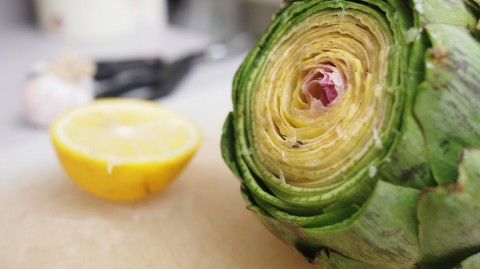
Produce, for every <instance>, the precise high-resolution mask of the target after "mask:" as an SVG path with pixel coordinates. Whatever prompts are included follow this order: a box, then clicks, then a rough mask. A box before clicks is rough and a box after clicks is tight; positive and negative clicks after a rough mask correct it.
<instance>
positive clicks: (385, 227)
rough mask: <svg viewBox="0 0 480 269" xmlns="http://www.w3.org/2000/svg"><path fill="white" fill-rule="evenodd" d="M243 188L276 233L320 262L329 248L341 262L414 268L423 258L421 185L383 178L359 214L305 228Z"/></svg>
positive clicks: (253, 205)
mask: <svg viewBox="0 0 480 269" xmlns="http://www.w3.org/2000/svg"><path fill="white" fill-rule="evenodd" d="M243 193H244V198H245V199H246V201H247V204H248V205H249V206H248V207H249V208H250V209H251V210H252V211H254V212H255V213H256V214H257V216H258V217H259V218H260V219H261V220H262V222H263V223H264V225H265V226H266V227H267V228H268V229H269V230H270V231H271V232H272V233H274V234H275V235H277V236H278V237H279V238H280V239H282V240H283V241H284V242H286V243H287V244H288V245H290V246H294V247H295V248H296V249H297V250H298V251H299V252H301V253H302V254H303V255H304V256H305V257H306V258H308V259H310V260H313V259H314V257H315V255H318V257H317V263H319V264H322V263H321V262H320V261H318V259H321V257H322V255H324V254H322V252H321V251H322V250H325V249H329V251H330V253H332V252H336V253H339V254H340V255H337V256H336V257H335V260H337V261H338V262H339V263H340V264H343V263H344V264H352V263H358V264H363V266H364V268H385V269H390V268H392V269H393V268H413V267H415V266H416V265H415V264H417V263H418V262H419V249H418V241H417V220H416V216H415V213H416V207H415V204H416V200H417V196H418V191H417V190H413V189H410V188H404V187H399V186H395V185H392V184H390V183H386V182H382V181H380V182H379V183H378V184H377V186H376V188H375V190H374V192H373V193H372V195H371V197H370V198H369V200H368V201H367V202H366V203H365V204H364V205H363V207H362V208H361V209H360V211H359V212H358V213H356V214H355V215H353V216H352V217H351V218H349V219H347V220H344V221H341V222H338V223H335V224H332V225H327V226H324V227H319V228H302V227H300V226H299V225H297V224H295V223H294V222H291V221H285V220H282V219H279V218H275V217H272V216H271V215H270V214H269V213H268V212H266V211H265V210H264V209H263V208H261V207H259V206H258V205H257V204H256V203H255V201H253V200H252V197H251V196H250V195H249V194H248V191H246V190H243ZM331 262H333V260H332V261H331ZM333 268H334V267H333ZM340 268H341V267H340ZM346 268H348V267H346ZM356 268H357V267H356ZM358 268H362V267H360V266H359V267H358Z"/></svg>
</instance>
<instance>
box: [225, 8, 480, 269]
mask: <svg viewBox="0 0 480 269" xmlns="http://www.w3.org/2000/svg"><path fill="white" fill-rule="evenodd" d="M479 17H480V2H479V1H478V0H411V1H410V2H408V1H406V0H351V1H348V0H304V1H286V2H284V4H283V6H282V7H281V8H280V9H279V10H278V12H277V13H276V15H275V16H274V18H273V21H272V23H271V25H270V26H269V28H268V29H267V30H266V32H265V33H264V35H263V36H262V38H261V39H260V40H259V42H258V44H257V45H256V46H255V47H254V48H253V49H252V50H251V51H250V52H249V54H248V55H247V57H246V58H245V60H244V62H243V63H242V65H241V66H240V68H239V69H238V71H237V73H236V75H235V78H234V82H233V93H232V99H233V107H234V110H233V112H231V113H230V114H229V115H228V117H227V119H226V122H225V124H224V128H223V135H222V142H221V148H222V155H223V158H224V160H225V162H226V163H227V165H228V166H229V168H230V169H231V170H232V171H233V173H234V174H235V175H236V177H237V178H238V179H239V180H240V182H241V193H242V195H243V197H244V199H245V201H246V203H247V207H248V208H249V209H250V210H252V211H253V212H255V214H256V215H257V216H258V218H259V219H260V220H261V222H262V223H263V224H264V225H265V226H266V227H267V228H268V229H269V230H270V231H271V232H272V233H273V234H275V235H276V236H277V237H279V238H280V239H281V240H282V241H284V242H285V243H286V244H288V245H289V246H291V247H292V248H294V249H296V250H297V251H298V252H299V253H301V254H302V255H303V256H304V257H305V258H306V259H307V260H308V261H310V262H311V263H313V264H315V265H316V266H318V267H319V268H339V269H340V268H355V269H362V268H368V269H372V268H381V269H390V268H392V269H393V268H435V269H441V268H480V21H479Z"/></svg>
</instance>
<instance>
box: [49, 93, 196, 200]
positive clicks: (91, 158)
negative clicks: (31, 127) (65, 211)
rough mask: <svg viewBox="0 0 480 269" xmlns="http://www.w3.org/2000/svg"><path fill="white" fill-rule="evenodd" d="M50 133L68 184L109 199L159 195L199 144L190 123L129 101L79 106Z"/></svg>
mask: <svg viewBox="0 0 480 269" xmlns="http://www.w3.org/2000/svg"><path fill="white" fill-rule="evenodd" d="M50 133H51V137H52V142H53V144H54V146H55V150H56V152H57V155H58V157H59V160H60V163H61V164H62V166H63V168H64V169H65V171H66V172H67V174H68V175H69V176H70V177H71V178H72V180H73V181H74V182H75V183H77V184H78V185H79V186H80V187H82V188H83V189H85V190H87V191H88V192H90V193H93V194H95V195H97V196H100V197H102V198H107V199H111V200H136V199H139V198H142V197H145V196H147V195H148V194H151V193H156V192H158V191H160V190H162V189H163V188H164V187H165V186H166V185H167V184H168V183H169V182H171V181H172V180H173V179H174V178H175V177H176V176H177V175H178V174H179V173H180V171H181V170H182V169H183V168H184V167H185V165H186V164H187V162H188V161H189V160H190V158H191V157H192V156H193V154H194V153H195V152H196V150H197V149H198V147H199V145H200V142H201V133H200V131H199V130H198V128H197V127H196V126H195V125H194V124H192V123H191V122H190V121H188V120H186V119H184V118H182V117H181V116H179V115H177V114H175V113H174V112H172V111H170V110H168V109H166V108H164V107H162V106H160V105H158V104H156V103H154V102H150V101H140V100H131V99H108V100H102V101H96V102H93V103H91V104H88V105H84V106H80V107H78V108H76V109H74V110H71V111H69V112H67V113H65V114H64V115H62V116H61V117H60V118H59V119H57V120H56V121H55V122H54V124H53V125H52V127H51V131H50Z"/></svg>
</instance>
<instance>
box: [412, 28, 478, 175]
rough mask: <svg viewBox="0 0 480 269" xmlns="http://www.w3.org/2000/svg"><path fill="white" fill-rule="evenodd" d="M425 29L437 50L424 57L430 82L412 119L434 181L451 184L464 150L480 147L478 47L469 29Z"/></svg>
mask: <svg viewBox="0 0 480 269" xmlns="http://www.w3.org/2000/svg"><path fill="white" fill-rule="evenodd" d="M425 29H426V30H427V32H428V34H429V36H430V40H431V41H432V44H433V48H432V49H430V50H429V52H428V53H427V55H426V56H425V58H426V59H425V61H426V78H425V81H424V82H423V83H422V84H421V85H420V86H419V93H418V95H417V98H416V102H415V106H414V113H415V115H416V117H417V119H418V121H419V123H420V126H421V128H422V130H423V132H424V135H425V137H426V141H427V148H428V152H429V159H430V164H431V167H432V172H433V175H434V177H435V179H436V180H437V182H439V183H444V182H453V181H454V180H455V178H456V177H457V165H456V163H457V161H458V158H459V156H460V153H461V152H462V150H463V149H464V148H474V147H480V139H479V137H480V103H479V102H478V100H479V99H480V76H479V75H478V74H480V43H478V42H476V40H475V39H474V38H473V37H472V36H471V35H470V34H469V32H468V31H467V29H466V28H465V27H461V26H454V25H447V24H428V25H426V26H425Z"/></svg>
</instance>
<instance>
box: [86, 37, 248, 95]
mask: <svg viewBox="0 0 480 269" xmlns="http://www.w3.org/2000/svg"><path fill="white" fill-rule="evenodd" d="M252 43H253V40H252V37H251V36H250V35H248V34H240V35H238V36H236V37H234V38H232V39H230V40H229V41H228V42H226V43H216V44H213V45H210V46H209V47H207V48H206V49H205V50H203V51H200V52H197V53H191V54H189V55H187V56H185V57H182V58H179V59H177V60H174V61H172V62H166V61H164V60H162V59H160V58H151V59H133V60H120V61H100V62H97V71H96V74H95V80H96V82H97V91H96V92H97V94H96V98H105V97H114V96H122V95H127V94H130V93H131V92H133V91H136V90H138V89H142V93H143V94H142V95H141V96H140V97H141V98H147V99H157V98H160V97H163V96H166V95H168V94H169V93H171V92H172V91H173V90H174V89H175V87H176V86H177V84H178V83H179V82H180V81H181V80H182V79H183V78H184V77H185V75H186V74H188V72H189V71H190V69H191V67H192V66H193V65H194V64H195V63H196V62H211V61H218V60H222V59H225V58H228V57H229V56H232V55H234V54H237V53H243V52H245V51H246V50H247V49H248V48H250V47H251V45H252ZM145 90H146V91H147V94H146V96H145Z"/></svg>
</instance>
